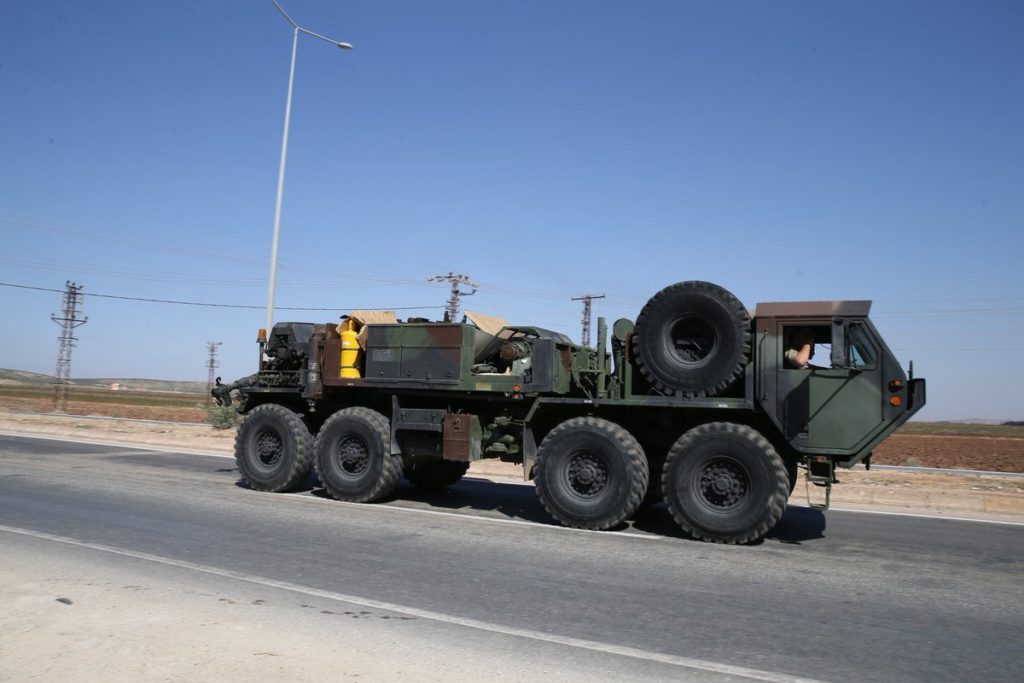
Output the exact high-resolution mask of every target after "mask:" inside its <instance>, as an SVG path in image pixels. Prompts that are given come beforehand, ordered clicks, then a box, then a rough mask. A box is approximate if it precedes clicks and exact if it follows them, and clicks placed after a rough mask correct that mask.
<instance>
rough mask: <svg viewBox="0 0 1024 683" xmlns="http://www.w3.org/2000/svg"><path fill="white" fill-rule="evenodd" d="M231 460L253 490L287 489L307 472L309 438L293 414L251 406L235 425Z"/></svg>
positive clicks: (273, 405)
mask: <svg viewBox="0 0 1024 683" xmlns="http://www.w3.org/2000/svg"><path fill="white" fill-rule="evenodd" d="M235 463H236V464H237V465H238V471H239V472H241V473H242V477H243V478H244V479H245V481H246V482H248V484H249V486H251V487H252V488H254V489H256V490H257V491H275V492H276V491H287V490H289V489H292V488H295V486H297V485H298V484H300V483H301V482H303V481H304V480H305V479H306V477H307V476H308V475H309V469H310V467H311V466H312V464H313V437H312V436H310V434H309V429H307V428H306V424H305V423H304V422H303V421H302V417H300V416H299V415H298V414H297V413H295V412H294V411H291V410H289V409H288V408H285V407H284V406H281V405H277V404H276V403H264V404H263V405H259V406H256V407H255V408H253V409H252V410H251V411H250V412H249V414H248V415H246V416H245V421H244V422H242V425H241V427H239V428H238V434H237V435H235Z"/></svg>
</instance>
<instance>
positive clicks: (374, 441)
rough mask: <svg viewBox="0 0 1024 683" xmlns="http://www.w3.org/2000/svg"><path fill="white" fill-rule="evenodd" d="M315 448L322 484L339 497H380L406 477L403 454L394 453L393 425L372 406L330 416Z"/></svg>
mask: <svg viewBox="0 0 1024 683" xmlns="http://www.w3.org/2000/svg"><path fill="white" fill-rule="evenodd" d="M314 451H315V452H316V469H317V474H319V475H320V483H321V484H322V485H323V487H324V488H325V489H326V490H327V492H328V493H330V494H331V495H332V496H333V497H334V498H337V499H338V500H346V501H349V502H353V503H366V502H369V501H373V500H379V499H381V498H384V497H385V496H387V495H389V494H391V492H393V491H394V490H395V487H396V486H398V480H399V479H400V478H401V477H402V456H401V455H391V425H390V423H389V422H388V419H387V418H386V417H384V416H383V415H381V414H380V413H378V412H377V411H375V410H370V409H369V408H345V409H344V410H339V411H338V412H336V413H334V414H333V415H331V416H330V417H329V418H327V420H326V421H325V422H324V424H323V427H321V428H320V432H319V433H318V434H317V436H316V443H315V444H314Z"/></svg>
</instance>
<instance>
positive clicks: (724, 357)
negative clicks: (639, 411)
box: [633, 280, 750, 397]
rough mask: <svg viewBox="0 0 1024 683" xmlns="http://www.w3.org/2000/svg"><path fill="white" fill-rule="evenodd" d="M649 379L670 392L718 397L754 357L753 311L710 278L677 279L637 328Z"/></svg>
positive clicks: (639, 356)
mask: <svg viewBox="0 0 1024 683" xmlns="http://www.w3.org/2000/svg"><path fill="white" fill-rule="evenodd" d="M633 354H634V357H635V358H636V363H637V365H638V366H639V368H640V371H641V372H642V373H643V375H644V377H646V378H647V381H648V382H650V383H651V385H652V386H653V387H654V388H655V389H657V390H659V391H662V392H665V393H667V394H679V395H682V396H687V397H695V396H715V395H716V394H718V393H720V392H721V391H723V390H724V389H725V388H726V387H728V386H729V385H730V384H732V382H733V381H734V380H735V379H736V378H737V377H738V376H739V375H740V372H741V371H742V370H743V367H744V365H746V363H747V361H748V360H749V358H750V314H749V313H748V312H747V309H746V307H745V306H744V305H743V304H742V303H741V302H740V300H739V299H737V298H736V297H735V296H734V295H733V294H732V293H731V292H729V291H728V290H727V289H725V288H723V287H719V286H718V285H716V284H712V283H710V282H703V281H700V280H691V281H687V282H677V283H676V284H674V285H670V286H668V287H666V288H665V289H663V290H661V291H660V292H658V293H657V294H655V295H654V296H652V297H651V299H650V301H648V302H647V304H646V305H645V306H644V307H643V310H641V311H640V315H639V317H637V319H636V329H635V330H634V332H633Z"/></svg>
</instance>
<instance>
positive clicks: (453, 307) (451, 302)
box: [427, 273, 480, 322]
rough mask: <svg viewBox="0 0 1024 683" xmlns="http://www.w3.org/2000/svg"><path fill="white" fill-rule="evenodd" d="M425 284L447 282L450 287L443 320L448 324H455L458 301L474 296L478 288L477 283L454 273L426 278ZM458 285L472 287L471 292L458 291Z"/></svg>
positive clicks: (457, 313)
mask: <svg viewBox="0 0 1024 683" xmlns="http://www.w3.org/2000/svg"><path fill="white" fill-rule="evenodd" d="M427 282H447V283H449V284H450V285H451V287H452V291H451V295H450V296H449V297H448V303H447V304H445V307H444V318H445V320H447V321H449V322H455V321H456V317H457V316H458V315H459V300H460V299H461V298H462V297H464V296H472V295H473V294H476V288H477V287H479V286H480V285H478V284H477V283H475V282H473V281H472V280H470V279H469V278H468V277H467V276H465V275H456V274H454V273H448V274H447V275H435V276H434V277H431V278H427ZM459 285H468V286H470V287H472V288H473V289H472V291H469V292H466V291H463V290H461V289H459Z"/></svg>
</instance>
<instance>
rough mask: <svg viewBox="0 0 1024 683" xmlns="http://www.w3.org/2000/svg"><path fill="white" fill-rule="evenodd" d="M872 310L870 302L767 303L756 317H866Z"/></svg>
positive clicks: (757, 312)
mask: <svg viewBox="0 0 1024 683" xmlns="http://www.w3.org/2000/svg"><path fill="white" fill-rule="evenodd" d="M870 310H871V302H870V301H767V302H763V303H759V304H758V305H757V310H755V311H754V317H757V318H789V317H808V318H810V317H822V318H831V317H832V316H837V315H848V316H852V317H866V316H867V314H868V312H869V311H870Z"/></svg>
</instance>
